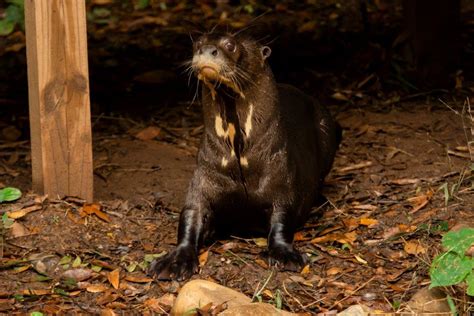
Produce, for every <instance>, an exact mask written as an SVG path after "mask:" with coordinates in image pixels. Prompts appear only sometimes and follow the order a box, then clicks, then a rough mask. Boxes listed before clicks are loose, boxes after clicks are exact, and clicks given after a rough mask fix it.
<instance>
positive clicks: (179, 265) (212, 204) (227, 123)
mask: <svg viewBox="0 0 474 316" xmlns="http://www.w3.org/2000/svg"><path fill="white" fill-rule="evenodd" d="M270 52H271V51H270V49H269V48H268V47H266V46H261V45H260V44H258V43H257V42H256V41H254V40H252V39H249V38H246V37H239V36H232V35H229V34H206V35H203V36H202V37H201V38H200V39H199V40H198V41H196V42H195V44H194V58H193V62H192V64H191V65H190V66H191V69H192V70H193V72H194V73H195V74H196V75H197V76H198V78H199V79H200V80H201V81H202V82H203V87H202V105H203V116H204V135H203V138H202V143H201V146H200V149H199V153H198V158H197V160H198V166H197V169H196V170H195V172H194V176H193V178H192V180H191V183H190V186H189V190H188V194H187V198H186V202H185V205H184V208H183V210H182V213H181V216H180V220H179V228H178V245H177V247H176V249H175V250H174V251H172V252H171V253H169V254H168V255H166V256H165V257H163V258H160V259H157V260H156V261H155V262H153V264H152V266H151V268H150V273H151V274H152V275H154V276H155V277H156V278H158V279H178V280H183V279H187V278H189V277H190V276H191V275H192V274H193V273H195V272H197V269H198V259H197V255H198V249H199V247H200V246H201V245H202V244H203V242H204V241H206V240H208V239H209V238H211V237H213V236H214V235H215V233H223V234H227V235H228V234H239V233H243V232H246V233H264V234H267V236H268V255H269V259H270V263H271V264H277V265H279V266H280V267H281V268H283V269H289V270H298V269H300V268H301V267H302V266H303V265H304V264H305V259H304V257H303V256H302V255H301V254H300V253H299V252H298V251H297V250H296V249H295V248H294V247H293V245H292V242H293V235H294V233H295V231H296V229H297V228H298V227H299V226H301V225H303V224H304V222H305V221H306V219H307V217H308V214H309V211H310V209H311V206H313V205H314V202H315V201H316V199H317V198H318V197H319V195H320V192H321V187H322V184H323V180H324V177H325V176H326V175H327V173H328V172H329V170H330V168H331V165H332V162H333V159H334V155H335V152H336V149H337V147H338V144H339V141H340V129H339V127H338V126H337V124H336V123H335V122H334V121H333V119H332V118H331V115H330V114H329V112H328V111H327V110H326V108H324V107H323V106H321V105H318V104H317V103H316V102H315V100H313V99H312V98H311V97H309V96H307V95H306V94H304V93H302V92H301V91H300V90H298V89H296V88H294V87H292V86H289V85H282V84H277V83H276V82H275V80H274V78H273V74H272V71H271V69H270V67H269V65H268V63H267V61H266V58H267V57H268V56H269V55H270ZM249 117H250V122H251V123H250V124H249V123H248V122H249ZM219 118H220V119H219ZM249 126H250V128H249ZM233 131H234V132H233Z"/></svg>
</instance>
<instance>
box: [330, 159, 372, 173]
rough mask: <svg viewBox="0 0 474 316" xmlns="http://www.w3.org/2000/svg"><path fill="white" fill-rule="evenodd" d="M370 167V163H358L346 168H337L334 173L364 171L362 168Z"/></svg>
mask: <svg viewBox="0 0 474 316" xmlns="http://www.w3.org/2000/svg"><path fill="white" fill-rule="evenodd" d="M372 165H373V162H372V161H363V162H360V163H356V164H353V165H349V166H347V167H342V168H338V169H336V170H335V171H336V172H337V173H348V172H351V171H354V170H358V169H364V168H367V167H370V166H372Z"/></svg>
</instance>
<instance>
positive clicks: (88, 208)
mask: <svg viewBox="0 0 474 316" xmlns="http://www.w3.org/2000/svg"><path fill="white" fill-rule="evenodd" d="M101 208H102V206H101V205H100V204H97V203H92V204H84V206H83V208H82V210H83V212H84V213H86V214H87V215H91V214H95V215H96V216H97V217H98V218H100V219H101V220H103V221H106V222H107V223H110V218H109V216H108V215H107V214H105V213H104V212H103V211H102V210H101Z"/></svg>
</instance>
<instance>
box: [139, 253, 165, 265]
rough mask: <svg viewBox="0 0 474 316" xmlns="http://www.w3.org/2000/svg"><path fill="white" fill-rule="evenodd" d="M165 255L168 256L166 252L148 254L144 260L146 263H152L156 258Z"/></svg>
mask: <svg viewBox="0 0 474 316" xmlns="http://www.w3.org/2000/svg"><path fill="white" fill-rule="evenodd" d="M164 255H166V251H162V252H160V253H153V254H146V255H145V257H144V258H143V259H144V260H145V262H148V263H150V262H152V261H153V260H155V259H156V258H160V257H163V256H164Z"/></svg>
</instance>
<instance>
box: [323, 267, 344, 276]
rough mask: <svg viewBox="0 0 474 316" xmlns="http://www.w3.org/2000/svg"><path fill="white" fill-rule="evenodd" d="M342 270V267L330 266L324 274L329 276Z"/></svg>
mask: <svg viewBox="0 0 474 316" xmlns="http://www.w3.org/2000/svg"><path fill="white" fill-rule="evenodd" d="M341 272H342V269H341V268H339V267H332V268H329V269H328V270H327V271H326V275H328V276H330V275H335V274H339V273H341Z"/></svg>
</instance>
